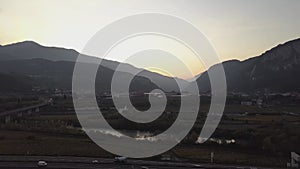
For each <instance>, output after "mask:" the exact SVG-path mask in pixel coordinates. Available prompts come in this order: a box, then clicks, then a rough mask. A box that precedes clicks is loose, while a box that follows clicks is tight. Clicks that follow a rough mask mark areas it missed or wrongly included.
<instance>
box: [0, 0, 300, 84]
mask: <svg viewBox="0 0 300 169" xmlns="http://www.w3.org/2000/svg"><path fill="white" fill-rule="evenodd" d="M299 9H300V1H299V0H251V1H249V0H218V1H217V0H126V1H124V0H89V1H85V0H68V1H61V0H26V1H20V0H0V37H1V38H0V44H1V45H5V44H10V43H15V42H20V41H24V40H33V41H36V42H38V43H40V44H42V45H45V46H57V47H65V48H72V49H75V50H77V51H79V52H81V51H82V49H83V48H84V46H85V44H86V43H87V42H88V41H89V39H90V38H91V37H92V36H93V35H94V34H95V33H96V32H97V31H99V30H100V29H101V28H103V27H104V26H106V25H107V24H109V23H111V22H113V21H115V20H117V19H120V18H123V17H125V16H130V15H133V14H139V13H146V12H157V13H164V14H170V15H174V16H178V17H180V18H183V19H185V20H187V21H188V22H190V23H192V24H193V25H194V26H195V27H197V28H198V29H199V30H200V31H201V32H202V33H203V34H204V35H205V36H206V38H207V39H208V40H209V42H210V43H211V44H212V46H213V47H214V49H215V51H216V52H217V54H218V56H219V58H220V60H221V61H225V60H230V59H238V60H245V59H247V58H249V57H253V56H257V55H260V54H261V53H263V52H265V51H266V50H268V49H271V48H272V47H274V46H277V45H278V44H280V43H284V42H286V41H289V40H292V39H296V38H299V37H300V22H299V16H300V10H299ZM147 38H148V40H149V39H150V41H152V42H155V41H156V42H157V41H160V42H165V43H166V44H167V43H168V44H171V42H169V41H168V40H163V39H159V38H158V39H157V37H152V38H149V37H146V38H145V39H147ZM155 39H156V40H155ZM132 41H134V39H133V40H132ZM163 45H165V44H163ZM173 45H174V44H173ZM175 45H176V44H175ZM165 46H167V45H165ZM120 48H122V47H120ZM123 48H124V47H123ZM173 48H174V46H173ZM184 50H185V49H183V48H182V50H181V52H182V51H184ZM118 54H119V55H120V53H118ZM160 54H162V53H160ZM179 54H182V53H180V52H179ZM168 57H169V56H167V55H166V58H168ZM180 57H181V58H180V59H183V60H185V61H186V62H187V63H186V64H188V66H189V67H190V73H183V71H181V69H180V68H178V67H177V66H173V67H172V66H170V59H163V58H162V59H160V62H159V63H156V64H158V65H156V66H151V65H147V64H145V63H144V62H143V63H142V61H143V60H141V59H135V61H136V63H133V62H132V64H134V65H136V66H137V67H144V68H147V69H150V67H151V69H152V68H153V67H154V69H153V71H155V70H156V71H157V72H160V73H163V72H164V71H163V69H166V70H168V72H172V73H171V74H172V75H171V76H177V77H182V78H186V79H187V78H191V76H193V75H197V74H198V73H200V72H202V71H204V70H205V69H206V67H205V66H204V65H203V64H201V63H200V62H195V61H194V59H191V58H193V56H192V54H190V53H189V52H187V53H184V54H182V55H181V56H180ZM116 60H118V58H116ZM119 60H120V59H119ZM144 61H145V60H144ZM130 63H131V62H130ZM174 63H175V62H174ZM153 64H154V63H153ZM155 67H158V68H159V69H160V70H161V71H159V70H157V69H156V68H155ZM163 74H164V73H163Z"/></svg>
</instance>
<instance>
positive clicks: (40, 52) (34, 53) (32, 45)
mask: <svg viewBox="0 0 300 169" xmlns="http://www.w3.org/2000/svg"><path fill="white" fill-rule="evenodd" d="M78 55H79V53H78V52H76V51H75V50H72V49H65V48H57V47H45V46H42V45H39V44H38V43H36V42H32V41H24V42H19V43H15V44H10V45H5V46H1V47H0V61H9V60H31V59H46V60H49V61H69V62H75V61H76V59H77V57H78ZM86 57H89V56H86ZM99 60H100V59H99V58H98V61H99ZM26 63H27V64H29V63H28V62H26ZM32 64H36V62H34V63H32ZM69 64H70V63H69ZM119 64H122V66H123V67H125V68H126V70H127V72H136V71H137V70H138V71H142V72H141V73H140V74H139V76H144V77H146V78H148V79H149V80H151V81H152V82H154V83H155V84H157V85H158V86H159V87H160V88H161V89H163V90H165V91H172V90H173V91H178V86H177V84H176V82H175V80H174V78H170V77H166V76H162V75H160V74H158V73H154V72H150V71H147V70H143V69H139V68H136V67H134V66H132V65H130V64H126V63H119V62H115V61H110V60H102V62H101V65H102V66H104V67H106V68H109V69H111V70H115V69H116V67H117V66H118V65H119ZM44 66H46V65H44ZM46 68H49V67H47V66H46ZM24 71H27V70H24ZM31 71H34V70H31ZM41 71H43V72H45V71H53V73H55V70H52V69H50V70H41ZM178 80H179V81H180V82H181V83H183V84H185V85H186V86H187V85H188V82H187V81H185V80H182V79H179V78H178Z"/></svg>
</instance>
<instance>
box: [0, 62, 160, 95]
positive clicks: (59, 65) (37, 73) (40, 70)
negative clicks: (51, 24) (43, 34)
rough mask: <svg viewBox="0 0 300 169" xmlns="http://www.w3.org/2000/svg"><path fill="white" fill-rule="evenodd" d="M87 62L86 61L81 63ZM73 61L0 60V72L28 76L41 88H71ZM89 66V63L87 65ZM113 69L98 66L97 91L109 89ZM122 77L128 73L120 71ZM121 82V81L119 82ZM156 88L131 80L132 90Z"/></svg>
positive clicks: (146, 82)
mask: <svg viewBox="0 0 300 169" xmlns="http://www.w3.org/2000/svg"><path fill="white" fill-rule="evenodd" d="M83 64H88V63H83ZM74 65H75V63H74V62H69V61H50V60H45V59H28V60H8V61H2V62H0V72H2V73H6V74H9V73H14V74H21V75H24V76H27V77H30V78H31V79H32V80H33V81H34V82H35V83H34V84H35V85H36V86H39V87H41V88H61V89H69V90H70V89H71V87H72V76H73V69H74ZM87 66H90V65H87ZM113 73H114V71H113V70H111V69H108V68H106V67H103V66H100V67H99V69H98V74H97V78H96V90H97V91H98V92H104V91H110V83H111V79H112V76H113ZM120 73H121V75H122V77H128V76H130V74H129V73H125V72H120ZM120 83H122V82H120ZM155 88H157V86H156V85H155V84H153V83H152V82H151V81H150V80H148V79H147V78H144V77H139V76H136V77H135V78H134V81H133V82H132V86H131V90H132V91H147V92H149V91H151V90H153V89H155Z"/></svg>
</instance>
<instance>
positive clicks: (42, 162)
mask: <svg viewBox="0 0 300 169" xmlns="http://www.w3.org/2000/svg"><path fill="white" fill-rule="evenodd" d="M37 165H38V167H46V166H47V165H48V164H47V162H46V161H42V160H40V161H38V163H37Z"/></svg>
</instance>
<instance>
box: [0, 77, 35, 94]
mask: <svg viewBox="0 0 300 169" xmlns="http://www.w3.org/2000/svg"><path fill="white" fill-rule="evenodd" d="M0 79H1V83H0V91H1V92H29V91H31V89H32V87H33V85H32V80H31V79H30V78H28V77H26V76H20V75H15V74H3V73H0Z"/></svg>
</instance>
